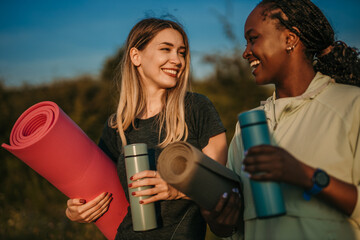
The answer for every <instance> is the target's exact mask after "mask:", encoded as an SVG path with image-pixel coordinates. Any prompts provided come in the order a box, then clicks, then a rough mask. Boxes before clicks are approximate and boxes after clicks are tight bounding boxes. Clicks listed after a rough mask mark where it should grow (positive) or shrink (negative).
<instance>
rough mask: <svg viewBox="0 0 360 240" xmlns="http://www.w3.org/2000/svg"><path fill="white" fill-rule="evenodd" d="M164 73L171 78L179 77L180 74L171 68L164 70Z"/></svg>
mask: <svg viewBox="0 0 360 240" xmlns="http://www.w3.org/2000/svg"><path fill="white" fill-rule="evenodd" d="M162 70H163V72H164V73H166V74H167V75H169V76H171V77H177V74H178V72H179V70H178V69H169V68H162Z"/></svg>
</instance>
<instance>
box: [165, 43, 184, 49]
mask: <svg viewBox="0 0 360 240" xmlns="http://www.w3.org/2000/svg"><path fill="white" fill-rule="evenodd" d="M161 44H165V45H167V46H170V47H174V44H172V43H169V42H161V43H159V45H161ZM180 48H181V49H186V47H185V46H181V47H180Z"/></svg>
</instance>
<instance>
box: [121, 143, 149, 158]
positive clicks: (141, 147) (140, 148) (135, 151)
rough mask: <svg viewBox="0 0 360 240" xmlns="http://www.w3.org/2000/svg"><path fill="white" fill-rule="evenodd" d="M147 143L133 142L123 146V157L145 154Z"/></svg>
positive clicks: (146, 152)
mask: <svg viewBox="0 0 360 240" xmlns="http://www.w3.org/2000/svg"><path fill="white" fill-rule="evenodd" d="M147 154H148V150H147V145H146V143H134V144H129V145H126V146H124V155H125V157H132V156H139V155H147Z"/></svg>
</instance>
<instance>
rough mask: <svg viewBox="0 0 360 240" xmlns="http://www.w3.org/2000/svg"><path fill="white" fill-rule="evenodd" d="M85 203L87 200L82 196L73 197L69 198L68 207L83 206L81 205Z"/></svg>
mask: <svg viewBox="0 0 360 240" xmlns="http://www.w3.org/2000/svg"><path fill="white" fill-rule="evenodd" d="M85 203H86V200H85V199H82V198H73V199H69V200H68V201H67V205H68V207H70V206H81V205H83V204H85Z"/></svg>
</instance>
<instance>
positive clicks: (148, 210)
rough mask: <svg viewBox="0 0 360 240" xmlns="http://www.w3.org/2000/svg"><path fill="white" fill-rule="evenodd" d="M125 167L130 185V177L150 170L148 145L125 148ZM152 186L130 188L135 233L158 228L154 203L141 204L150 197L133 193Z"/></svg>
mask: <svg viewBox="0 0 360 240" xmlns="http://www.w3.org/2000/svg"><path fill="white" fill-rule="evenodd" d="M124 155H125V167H126V176H127V182H128V184H130V183H132V182H133V181H132V180H130V177H131V176H133V175H134V174H135V173H138V172H141V171H144V170H149V169H150V167H149V157H148V150H147V145H146V144H145V143H136V144H130V145H126V146H124ZM149 188H150V186H146V187H138V188H132V189H131V188H129V189H128V190H129V198H130V209H131V215H132V223H133V230H134V231H146V230H150V229H154V228H157V222H156V213H155V205H154V203H149V204H140V203H139V201H141V200H143V199H146V198H149V197H150V196H140V197H137V196H133V195H132V192H135V191H142V190H145V189H149Z"/></svg>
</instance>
